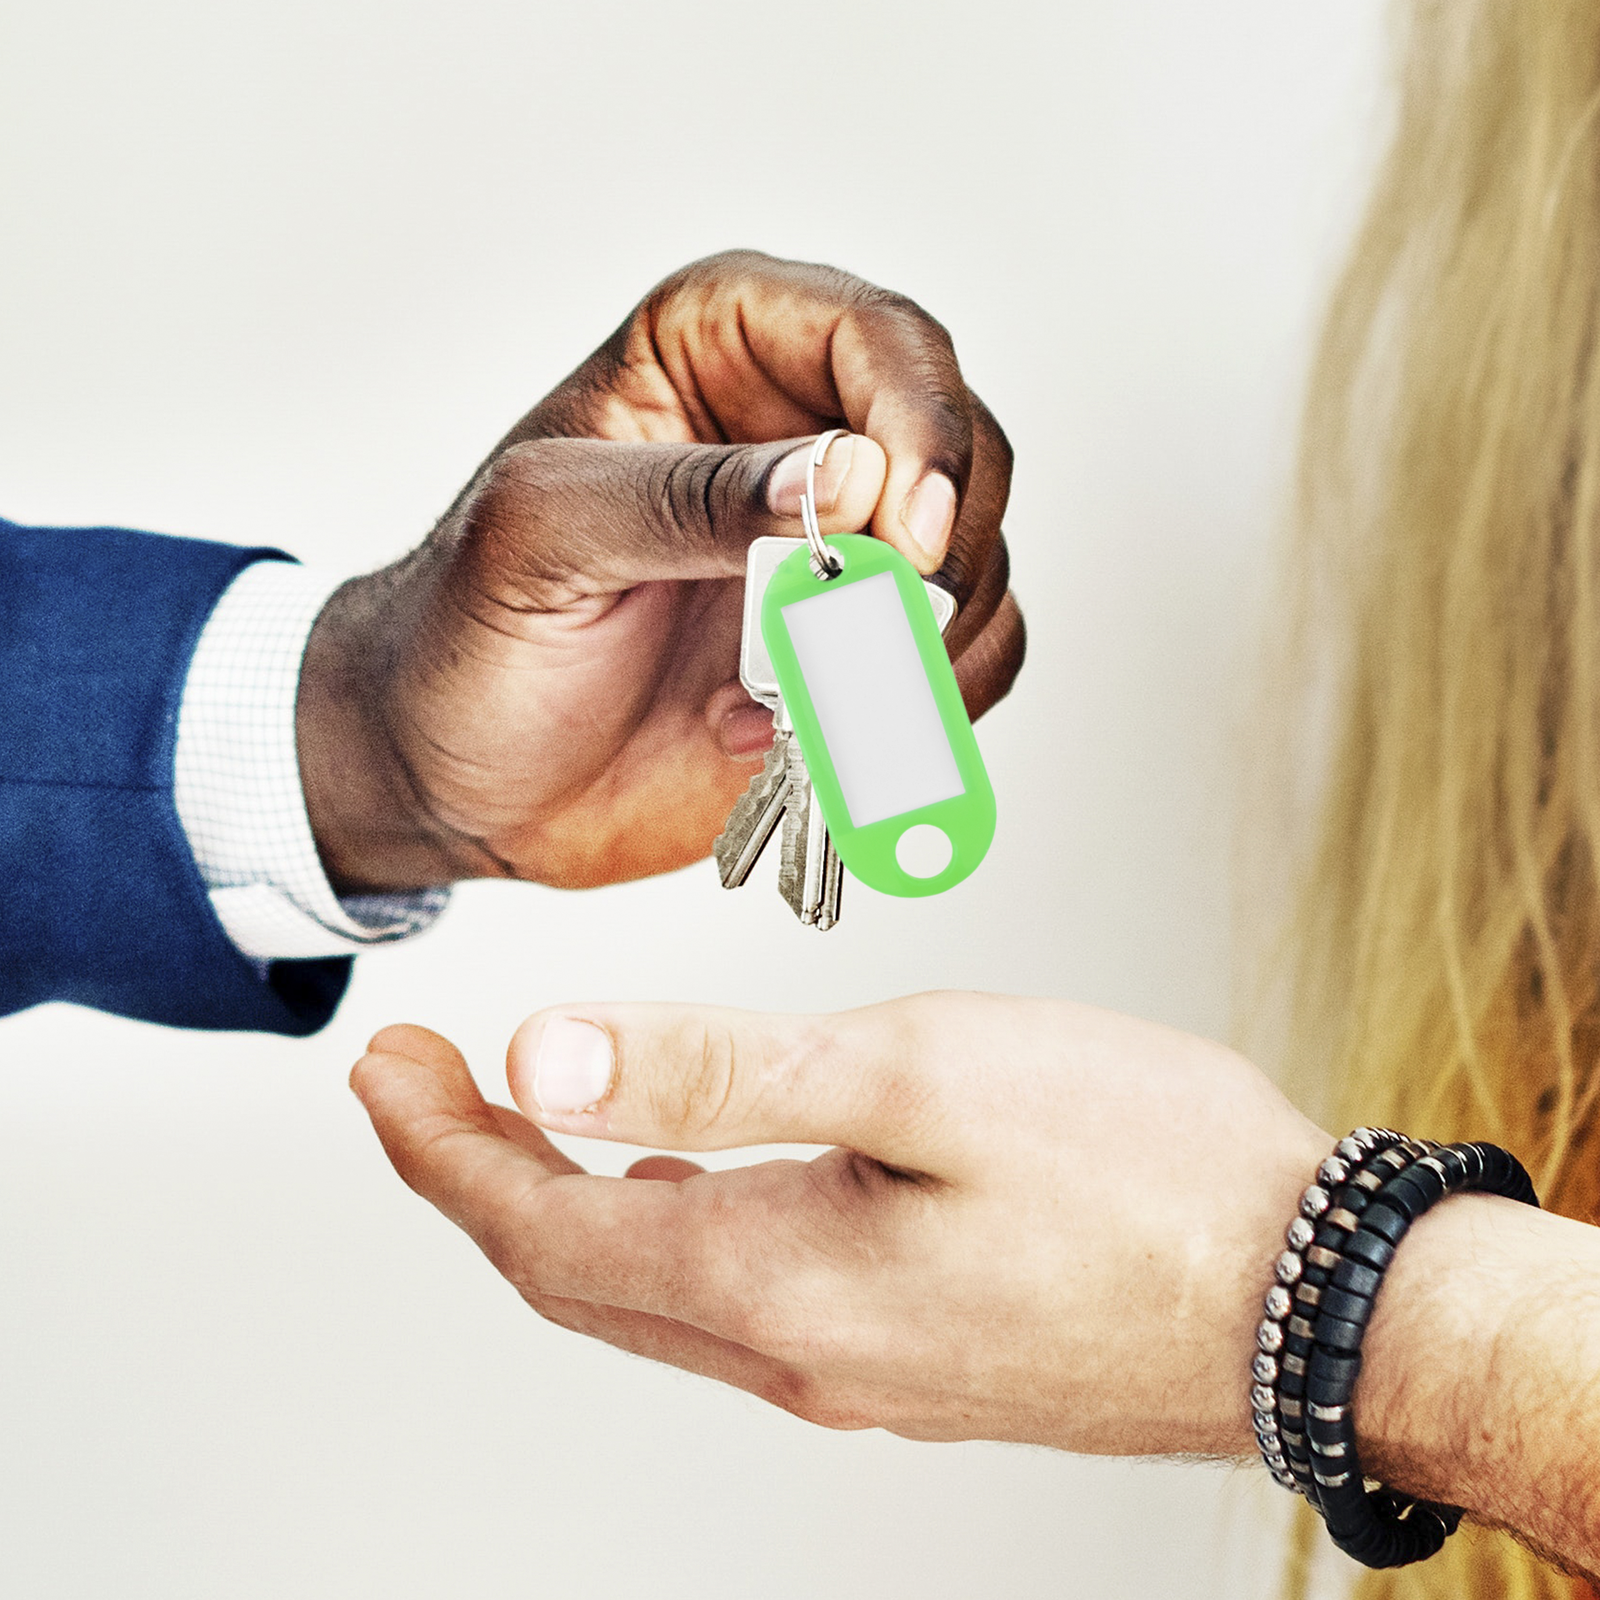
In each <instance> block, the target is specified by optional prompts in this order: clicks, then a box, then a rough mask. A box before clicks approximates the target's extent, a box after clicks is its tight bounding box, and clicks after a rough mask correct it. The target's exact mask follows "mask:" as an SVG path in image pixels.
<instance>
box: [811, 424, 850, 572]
mask: <svg viewBox="0 0 1600 1600" xmlns="http://www.w3.org/2000/svg"><path fill="white" fill-rule="evenodd" d="M849 432H850V430H849V429H848V428H829V429H828V431H827V432H826V433H820V434H818V435H817V442H816V443H815V444H814V445H813V446H812V447H811V459H810V460H809V461H808V462H807V463H806V492H805V493H804V494H803V495H801V496H800V525H801V527H803V528H804V529H805V530H806V543H807V544H808V545H810V546H811V570H812V571H813V572H814V573H815V574H816V575H817V577H818V578H819V579H820V580H821V581H822V582H823V583H826V582H827V581H828V579H829V578H837V577H838V576H839V574H840V573H841V572H843V571H844V563H843V562H842V561H840V559H839V558H838V556H836V555H835V554H834V553H833V551H831V550H830V549H829V548H828V547H827V545H825V544H824V543H823V542H822V525H821V524H820V523H819V522H818V521H817V468H818V467H820V466H821V465H822V458H823V457H824V456H825V455H827V453H828V446H829V445H831V444H832V443H833V441H834V440H835V439H843V438H844V437H845V436H846V435H847V434H848V433H849Z"/></svg>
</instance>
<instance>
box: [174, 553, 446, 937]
mask: <svg viewBox="0 0 1600 1600" xmlns="http://www.w3.org/2000/svg"><path fill="white" fill-rule="evenodd" d="M343 581H344V580H343V579H342V578H335V577H331V576H329V575H328V574H326V573H318V572H313V571H309V570H308V569H307V568H305V567H301V566H296V565H295V564H294V563H293V562H289V561H257V562H255V563H254V564H252V565H251V566H248V567H246V568H245V569H244V571H242V572H241V573H240V574H239V576H238V577H237V578H235V579H234V580H233V582H232V583H231V584H230V585H229V586H228V588H227V589H226V590H225V591H224V592H223V595H222V598H221V599H220V600H218V601H217V604H216V608H215V609H214V610H213V611H212V613H211V616H210V618H209V619H208V620H207V622H206V625H205V628H204V630H203V631H202V633H201V635H200V642H199V644H198V645H197V646H196V648H195V653H194V659H193V661H192V662H191V663H190V665H189V675H188V677H187V678H186V679H185V681H184V688H183V703H182V706H181V708H180V710H179V714H178V745H177V756H176V762H175V772H174V797H175V799H176V801H177V808H178V818H179V820H180V821H181V822H182V823H183V828H184V832H185V833H186V834H187V835H188V837H189V845H190V848H191V849H192V850H193V851H194V859H195V864H196V866H198V867H199V869H200V875H201V877H202V878H203V879H204V880H205V884H206V888H207V889H208V890H210V892H211V905H212V908H213V909H214V910H215V912H216V914H217V920H218V921H219V922H221V924H222V926H223V929H224V930H225V931H226V933H227V935H228V937H229V938H230V939H231V940H232V941H233V943H234V944H235V945H236V946H237V947H238V948H239V950H240V951H241V952H242V953H243V954H244V955H246V956H248V957H250V958H251V959H252V960H256V961H284V960H303V959H306V958H309V957H313V956H334V955H348V954H350V953H351V952H353V951H359V950H366V949H370V948H371V947H372V946H373V945H375V944H389V943H393V942H394V941H395V940H397V939H405V938H409V937H410V936H411V935H413V934H416V933H420V932H421V931H422V930H423V929H424V928H427V927H429V926H431V925H432V923H433V922H434V921H435V919H436V918H437V917H438V916H439V913H440V912H441V911H443V910H444V907H445V903H446V901H447V900H448V899H449V896H450V891H449V890H448V889H424V890H419V891H417V892H415V893H410V894H383V895H349V896H346V897H345V898H344V899H340V897H339V896H338V895H336V894H335V893H334V891H333V886H332V884H330V883H329V882H328V878H327V874H326V873H324V872H323V870H322V862H321V860H320V859H319V857H318V855H317V841H316V839H315V837H314V836H313V834H312V832H311V819H310V818H309V816H307V814H306V803H305V795H304V792H303V791H302V789H301V786H300V760H299V755H298V752H297V749H296V746H295V723H294V708H295V696H296V694H297V692H298V690H299V687H300V663H301V660H302V658H303V657H304V655H305V648H306V640H307V639H308V638H309V637H310V635H311V626H312V624H313V623H314V622H315V621H316V620H317V617H318V615H319V613H320V612H321V610H322V608H323V606H324V605H326V604H327V601H328V597H329V596H330V595H331V594H332V593H333V591H334V590H335V589H337V588H338V587H339V585H340V583H342V582H343Z"/></svg>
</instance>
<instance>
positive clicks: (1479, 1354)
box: [1355, 1196, 1600, 1574]
mask: <svg viewBox="0 0 1600 1600" xmlns="http://www.w3.org/2000/svg"><path fill="white" fill-rule="evenodd" d="M1355 1414H1356V1422H1357V1426H1358V1428H1359V1430H1360V1434H1361V1454H1362V1464H1363V1466H1364V1467H1365V1468H1366V1470H1367V1471H1368V1472H1370V1473H1371V1474H1373V1475H1374V1476H1375V1477H1379V1478H1381V1479H1382V1480H1383V1481H1384V1482H1385V1483H1388V1484H1390V1485H1392V1486H1393V1487H1395V1488H1398V1489H1403V1490H1405V1491H1407V1492H1408V1493H1411V1494H1414V1495H1422V1496H1426V1497H1427V1498H1429V1499H1432V1500H1437V1501H1443V1502H1446V1503H1450V1504H1455V1505H1459V1506H1464V1507H1466V1509H1467V1510H1468V1512H1469V1513H1470V1514H1471V1515H1472V1516H1473V1517H1475V1518H1476V1519H1477V1520H1479V1521H1482V1522H1486V1523H1491V1524H1495V1525H1498V1526H1502V1527H1505V1528H1508V1529H1510V1530H1512V1531H1513V1532H1514V1533H1516V1534H1518V1535H1519V1536H1521V1537H1522V1538H1523V1539H1525V1540H1526V1541H1527V1542H1528V1543H1530V1544H1532V1545H1534V1546H1536V1547H1537V1548H1539V1549H1540V1550H1541V1551H1543V1552H1545V1553H1546V1554H1548V1555H1550V1556H1552V1557H1554V1558H1556V1559H1557V1560H1558V1561H1560V1562H1562V1563H1563V1564H1566V1565H1568V1566H1570V1567H1573V1568H1576V1569H1578V1570H1581V1571H1584V1572H1586V1573H1591V1574H1592V1573H1596V1572H1600V1468H1597V1467H1596V1462H1597V1461H1600V1229H1597V1228H1592V1227H1587V1226H1585V1225H1583V1224H1582V1223H1577V1222H1572V1221H1569V1220H1567V1219H1565V1218H1562V1217H1556V1216H1551V1215H1550V1214H1548V1213H1545V1212H1540V1211H1535V1210H1532V1209H1531V1208H1529V1207H1526V1206H1519V1205H1516V1204H1514V1203H1512V1202H1511V1201H1507V1200H1499V1199H1492V1198H1488V1197H1484V1196H1460V1197H1457V1198H1454V1199H1451V1200H1449V1201H1447V1202H1446V1203H1445V1204H1443V1205H1441V1206H1439V1207H1437V1208H1436V1209H1435V1210H1433V1211H1432V1212H1430V1213H1429V1214H1428V1215H1427V1216H1425V1217H1424V1218H1422V1219H1421V1220H1420V1221H1419V1222H1418V1223H1417V1224H1416V1226H1415V1227H1414V1228H1413V1229H1412V1231H1411V1233H1410V1235H1409V1236H1408V1237H1407V1239H1406V1241H1405V1244H1404V1245H1403V1246H1402V1248H1401V1249H1400V1251H1399V1253H1398V1255H1397V1256H1396V1258H1395V1262H1394V1265H1393V1267H1391V1268H1390V1270H1389V1274H1388V1278H1387V1281H1386V1282H1385V1285H1384V1289H1383V1293H1382V1295H1381V1296H1380V1297H1379V1300H1378V1305H1377V1310H1376V1312H1375V1314H1374V1317H1373V1321H1372V1326H1371V1329H1370V1331H1369V1333H1368V1335H1367V1340H1366V1350H1365V1360H1364V1364H1363V1369H1362V1377H1361V1381H1360V1384H1359V1386H1358V1388H1357V1390H1356V1407H1355Z"/></svg>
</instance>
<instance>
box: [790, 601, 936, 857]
mask: <svg viewBox="0 0 1600 1600" xmlns="http://www.w3.org/2000/svg"><path fill="white" fill-rule="evenodd" d="M783 620H784V624H785V626H786V627H787V628H788V630H789V639H790V641H791V643H792V644H793V645H794V653H795V658H796V660H798V662H799V663H800V671H801V672H802V673H803V674H804V676H805V680H806V690H807V692H808V693H809V694H810V696H811V704H812V708H813V710H814V711H815V712H816V716H817V722H818V725H819V726H820V727H821V729H822V736H823V738H824V739H826V740H827V743H828V753H829V755H830V756H831V757H832V760H833V769H834V772H835V774H836V775H837V777H838V780H839V789H840V791H841V793H842V794H843V796H844V803H845V805H846V807H847V808H848V810H849V812H850V821H851V823H852V824H853V825H854V826H855V827H857V828H865V827H867V826H869V825H870V824H872V823H874V822H882V821H883V820H884V818H886V817H895V816H899V815H901V814H902V813H903V812H907V811H916V810H919V809H920V808H921V807H923V806H929V805H932V804H934V802H935V801H938V800H949V799H952V798H954V797H955V796H956V795H958V794H965V793H966V786H965V784H963V783H962V781H961V774H960V772H959V771H958V769H957V767H956V758H955V754H954V752H953V751H952V750H951V748H950V741H949V739H948V738H946V737H945V731H944V723H943V722H942V721H941V720H940V717H939V708H938V706H937V705H935V703H934V699H933V690H932V688H931V687H930V686H929V683H928V677H927V674H926V672H924V670H923V666H922V657H921V656H920V655H919V654H918V653H917V642H916V640H915V639H914V638H913V637H912V635H911V624H910V623H909V622H908V621H907V620H906V613H905V607H904V606H903V605H902V604H901V601H900V592H899V590H898V589H897V588H896V587H895V581H894V575H893V574H892V573H888V572H880V573H879V574H878V575H877V576H876V577H873V578H863V579H862V580H861V581H860V582H858V583H846V584H841V585H840V586H839V588H838V590H837V591H835V592H832V593H824V594H819V595H814V596H813V597H812V598H811V599H809V600H799V601H796V602H795V603H794V604H793V605H789V606H785V607H784V608H783Z"/></svg>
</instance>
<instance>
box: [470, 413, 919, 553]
mask: <svg viewBox="0 0 1600 1600" xmlns="http://www.w3.org/2000/svg"><path fill="white" fill-rule="evenodd" d="M813 443H814V440H809V439H808V440H794V439H788V440H780V441H779V442H777V443H773V444H741V445H680V444H619V443H616V442H614V441H611V440H604V439H537V440H530V441H528V442H527V443H525V444H518V445H513V446H512V447H511V448H510V449H508V450H506V451H505V452H504V453H503V454H502V455H501V456H500V457H498V458H497V459H496V461H495V462H494V464H493V466H492V467H491V468H490V469H489V472H488V475H487V477H486V479H485V481H484V482H483V484H482V486H481V487H480V488H479V490H478V491H476V492H475V494H474V496H473V500H472V503H471V505H470V508H469V510H468V513H467V514H468V518H469V522H470V523H472V524H475V525H476V526H475V531H476V532H477V533H478V534H479V535H480V536H487V539H488V541H489V543H490V544H491V545H492V546H494V547H496V548H497V549H499V550H500V551H501V552H502V554H503V555H505V556H511V557H512V558H513V560H512V562H511V565H513V567H514V566H515V565H517V564H518V563H517V562H516V560H515V557H516V556H517V555H518V554H520V556H521V558H522V564H526V565H528V566H531V567H532V568H534V569H535V570H545V571H548V570H549V569H550V567H551V566H552V565H554V566H555V567H557V568H558V569H567V570H570V571H572V572H574V573H576V574H581V575H582V576H583V577H586V578H590V579H600V580H602V581H604V580H607V579H609V580H614V581H622V582H626V583H637V582H646V581H649V580H651V579H671V578H720V577H734V576H738V575H741V574H742V573H743V572H744V565H745V553H746V551H747V549H748V547H749V545H750V542H751V541H752V540H753V539H757V538H760V537H762V536H763V535H768V534H772V535H778V536H782V537H789V538H799V537H800V535H801V533H802V532H803V529H802V525H801V521H800V500H801V497H802V495H803V494H804V492H805V487H806V471H807V465H808V463H809V460H810V456H811V451H812V446H813ZM887 471H888V462H887V458H886V457H885V456H884V453H883V450H882V448H881V447H880V446H879V445H877V444H876V443H874V442H873V441H872V440H871V439H868V438H866V437H864V436H862V435H859V434H846V435H844V436H843V437H841V438H837V439H835V440H834V441H833V443H832V444H831V446H830V447H829V449H828V453H827V455H826V456H825V457H824V459H823V461H822V463H821V465H819V466H818V467H817V469H816V490H817V516H818V521H819V523H820V524H821V527H822V531H823V532H824V533H825V534H827V533H852V532H854V531H856V530H857V529H859V528H864V527H865V526H866V525H867V524H868V523H869V522H870V521H871V520H872V514H873V510H874V508H875V507H876V506H877V503H878V499H879V496H880V495H881V494H882V493H883V485H884V480H885V477H886V475H887Z"/></svg>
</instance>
